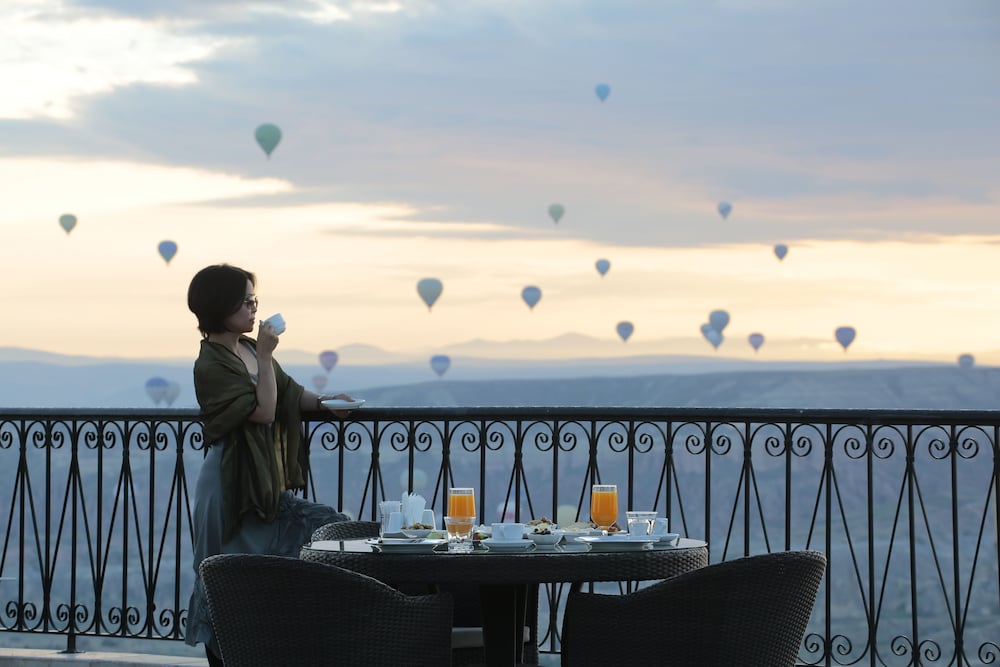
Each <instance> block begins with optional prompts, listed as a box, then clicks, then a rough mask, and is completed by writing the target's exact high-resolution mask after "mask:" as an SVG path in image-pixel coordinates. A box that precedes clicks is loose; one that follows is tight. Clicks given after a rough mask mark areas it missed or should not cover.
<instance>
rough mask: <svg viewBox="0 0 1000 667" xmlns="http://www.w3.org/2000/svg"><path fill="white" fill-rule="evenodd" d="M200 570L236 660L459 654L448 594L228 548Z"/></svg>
mask: <svg viewBox="0 0 1000 667" xmlns="http://www.w3.org/2000/svg"><path fill="white" fill-rule="evenodd" d="M199 573H200V574H201V578H202V581H203V582H204V584H205V593H206V596H207V597H208V609H209V613H210V614H211V617H212V625H213V626H214V628H215V636H216V638H217V639H218V642H219V648H220V649H221V651H222V659H223V660H224V661H225V663H226V666H227V667H244V666H246V667H251V666H255V665H260V666H261V667H273V666H274V665H369V666H372V667H375V666H379V667H381V666H384V667H398V666H399V665H411V666H413V667H438V666H439V665H447V664H448V663H449V661H450V660H451V618H452V614H453V613H454V612H453V606H452V599H451V596H450V595H448V594H447V593H442V594H438V595H422V596H417V597H411V596H408V595H404V594H402V593H400V592H399V591H396V590H394V589H392V588H391V587H389V586H387V585H385V584H383V583H382V582H380V581H377V580H375V579H372V578H371V577H367V576H365V575H363V574H358V573H357V572H351V571H349V570H344V569H342V568H339V567H335V566H332V565H322V564H319V563H310V562H307V561H303V560H299V559H297V558H286V557H283V556H265V555H258V554H219V555H216V556H210V557H209V558H206V559H205V560H203V561H202V562H201V565H200V566H199Z"/></svg>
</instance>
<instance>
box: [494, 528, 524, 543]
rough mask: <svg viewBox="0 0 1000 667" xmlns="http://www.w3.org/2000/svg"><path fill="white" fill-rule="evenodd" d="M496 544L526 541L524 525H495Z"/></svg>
mask: <svg viewBox="0 0 1000 667" xmlns="http://www.w3.org/2000/svg"><path fill="white" fill-rule="evenodd" d="M492 539H493V541H494V542H517V541H519V540H523V539H524V524H523V523H494V524H493V538H492Z"/></svg>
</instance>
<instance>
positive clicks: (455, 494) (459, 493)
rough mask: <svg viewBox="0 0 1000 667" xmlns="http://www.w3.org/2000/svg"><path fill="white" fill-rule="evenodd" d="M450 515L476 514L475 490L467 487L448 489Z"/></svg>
mask: <svg viewBox="0 0 1000 667" xmlns="http://www.w3.org/2000/svg"><path fill="white" fill-rule="evenodd" d="M448 515H449V516H476V495H475V490H474V489H471V488H467V487H455V488H451V489H448Z"/></svg>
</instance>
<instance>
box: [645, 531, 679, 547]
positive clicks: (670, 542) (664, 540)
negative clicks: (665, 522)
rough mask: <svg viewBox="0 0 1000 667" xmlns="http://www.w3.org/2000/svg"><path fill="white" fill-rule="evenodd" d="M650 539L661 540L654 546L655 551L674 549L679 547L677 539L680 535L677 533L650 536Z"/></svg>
mask: <svg viewBox="0 0 1000 667" xmlns="http://www.w3.org/2000/svg"><path fill="white" fill-rule="evenodd" d="M650 537H659V538H660V541H659V542H657V543H656V544H654V545H653V548H654V549H673V548H674V547H676V546H677V539H678V538H679V537H680V535H678V534H677V533H667V534H666V535H650Z"/></svg>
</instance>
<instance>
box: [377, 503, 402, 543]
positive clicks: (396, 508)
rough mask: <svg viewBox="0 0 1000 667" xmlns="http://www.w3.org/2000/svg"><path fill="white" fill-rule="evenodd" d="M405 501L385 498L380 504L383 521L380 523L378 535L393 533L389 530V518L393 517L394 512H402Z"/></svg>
mask: <svg viewBox="0 0 1000 667" xmlns="http://www.w3.org/2000/svg"><path fill="white" fill-rule="evenodd" d="M402 511H403V503H402V502H400V501H398V500H383V501H382V502H380V503H379V504H378V516H379V520H380V521H381V523H380V524H379V529H378V536H379V537H383V536H384V535H385V534H386V533H391V532H392V531H391V530H389V519H390V518H391V517H392V513H393V512H402Z"/></svg>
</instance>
